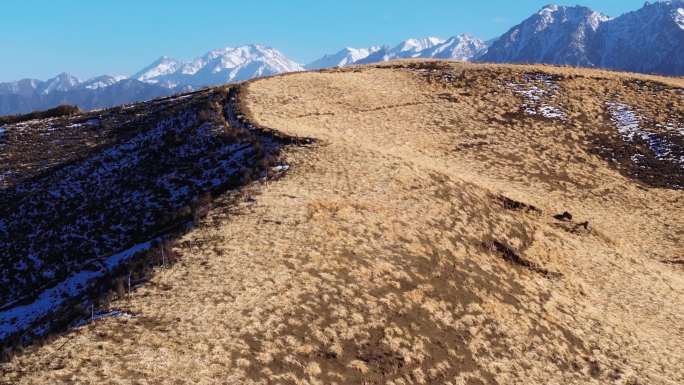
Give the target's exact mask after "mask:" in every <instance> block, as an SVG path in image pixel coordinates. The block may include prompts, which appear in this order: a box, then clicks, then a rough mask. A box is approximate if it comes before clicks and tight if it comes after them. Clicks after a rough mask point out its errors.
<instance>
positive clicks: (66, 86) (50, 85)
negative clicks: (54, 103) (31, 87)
mask: <svg viewBox="0 0 684 385" xmlns="http://www.w3.org/2000/svg"><path fill="white" fill-rule="evenodd" d="M80 83H81V81H80V80H79V79H78V78H77V77H75V76H73V75H70V74H68V73H66V72H63V73H61V74H59V75H57V76H55V77H54V78H52V79H49V80H48V81H46V82H45V84H43V85H42V87H41V91H40V93H41V94H43V95H47V94H49V93H51V92H53V91H69V90H71V89H73V88H75V87H76V86H78V85H79V84H80Z"/></svg>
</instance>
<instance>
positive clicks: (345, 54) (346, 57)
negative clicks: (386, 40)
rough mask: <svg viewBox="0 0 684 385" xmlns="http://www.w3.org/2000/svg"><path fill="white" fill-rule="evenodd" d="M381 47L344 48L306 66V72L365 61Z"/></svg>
mask: <svg viewBox="0 0 684 385" xmlns="http://www.w3.org/2000/svg"><path fill="white" fill-rule="evenodd" d="M381 48H382V47H380V46H372V47H368V48H352V47H345V48H343V49H341V50H340V51H338V52H337V53H334V54H328V55H324V56H323V57H322V58H320V59H318V60H316V61H314V62H311V63H309V64H307V65H306V69H308V70H317V69H321V68H332V67H344V66H347V65H351V64H354V63H356V62H357V61H359V60H362V59H365V58H367V57H368V56H370V55H371V54H373V53H375V52H378V51H379V50H380V49H381Z"/></svg>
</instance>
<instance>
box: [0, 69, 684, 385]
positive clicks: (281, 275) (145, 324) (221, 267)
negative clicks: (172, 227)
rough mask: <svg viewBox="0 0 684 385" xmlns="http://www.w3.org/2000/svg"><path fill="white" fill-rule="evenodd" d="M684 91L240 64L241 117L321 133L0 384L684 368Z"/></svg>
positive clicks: (504, 376)
mask: <svg viewBox="0 0 684 385" xmlns="http://www.w3.org/2000/svg"><path fill="white" fill-rule="evenodd" d="M533 86H534V87H536V88H531V87H533ZM682 89H684V80H682V79H675V78H656V77H647V76H638V75H630V74H618V73H611V72H601V71H593V70H578V69H569V68H555V67H532V66H500V65H497V66H494V65H475V64H462V63H440V62H395V63H390V64H384V65H378V66H366V67H352V68H348V69H343V70H328V71H321V72H311V73H297V74H291V75H286V76H278V77H272V78H267V79H262V80H257V81H252V82H249V83H246V84H244V85H243V86H242V89H241V94H240V98H241V106H242V109H243V112H244V114H245V115H246V116H247V117H248V118H249V120H251V121H252V122H253V123H255V124H257V125H260V126H263V127H269V128H272V129H274V130H276V131H279V132H282V133H284V134H287V135H292V136H297V137H310V138H314V139H316V143H315V144H313V145H310V146H300V147H290V148H288V149H287V150H285V151H284V155H283V161H285V162H286V163H287V164H288V165H289V166H290V168H289V170H288V171H287V173H285V175H284V176H283V177H282V178H279V179H277V180H270V181H266V182H261V183H255V184H253V185H251V186H249V187H248V188H247V189H246V190H245V191H244V196H245V199H243V200H242V201H241V202H240V203H238V204H237V205H232V204H228V203H227V202H228V201H229V200H228V198H226V199H225V202H224V201H223V198H219V199H218V200H217V201H215V202H214V205H213V208H212V209H211V210H210V211H209V214H208V215H207V217H206V218H205V219H204V221H203V223H202V224H201V225H200V226H199V227H197V228H195V229H194V230H192V231H190V232H189V233H187V234H186V235H184V236H183V237H182V238H181V239H179V240H178V241H177V242H176V250H177V252H178V253H179V255H180V260H179V262H178V263H177V264H176V265H174V266H173V267H171V268H169V269H163V270H160V271H159V272H158V274H156V275H155V277H154V278H153V279H152V280H151V281H150V282H149V283H148V284H146V285H145V286H143V287H141V288H140V289H138V290H136V291H134V292H133V293H131V294H130V295H126V296H125V297H124V298H121V299H119V300H117V301H115V302H114V303H113V304H112V306H114V307H116V308H118V309H122V310H125V311H127V312H129V313H131V314H134V315H135V316H133V317H121V318H108V319H103V320H99V321H96V322H94V323H91V324H88V325H86V326H83V327H81V328H78V329H75V330H72V331H70V332H68V333H66V334H64V335H61V336H58V337H55V338H53V339H52V340H50V341H48V342H46V343H44V344H42V345H41V346H34V347H29V348H27V349H26V350H25V351H24V353H23V354H18V355H16V356H15V357H14V358H13V359H12V360H11V361H10V362H9V363H7V364H3V366H2V376H1V377H0V383H3V382H4V383H8V384H15V383H17V384H56V383H98V384H184V383H193V384H215V383H225V384H240V383H245V384H266V383H269V384H270V383H273V384H362V383H364V384H397V385H399V384H414V383H415V384H454V385H455V384H514V383H519V384H569V383H577V384H681V383H684V366H683V365H682V362H684V343H682V342H683V341H684V268H683V267H684V266H683V263H684V215H683V214H684V190H682V187H683V186H684V175H683V174H682V166H683V165H684V163H677V162H678V161H679V159H678V158H677V157H680V156H684V154H683V153H682V152H681V151H682V149H683V148H684V146H683V144H684V93H683V91H682ZM615 103H620V106H623V107H620V108H622V110H624V109H625V108H626V107H624V106H630V108H632V109H633V110H634V111H633V114H632V115H638V116H639V117H640V118H639V119H640V124H641V126H642V128H646V127H648V129H649V130H650V132H651V134H652V135H651V136H645V135H642V134H635V135H636V136H634V137H635V138H636V139H634V138H633V139H634V140H633V141H632V142H630V143H627V142H626V140H625V135H628V134H629V133H625V132H619V131H618V130H617V128H616V126H615V123H616V122H615V119H616V118H615V115H613V116H612V117H613V119H611V111H612V112H615V109H616V108H617V109H618V110H619V109H620V108H618V107H615ZM523 104H526V106H524V107H522V105H523ZM545 108H546V109H545ZM623 112H624V111H623ZM544 114H546V117H545V116H544ZM632 115H630V114H629V113H626V114H623V116H622V118H626V119H628V118H630V117H631V116H632ZM679 130H681V132H679ZM656 131H657V132H656ZM666 140H667V141H666ZM663 143H669V144H665V145H664V144H663ZM658 146H660V147H662V146H665V147H667V148H666V151H660V152H658V151H657V150H658V148H657V147H658ZM654 154H655V155H654ZM682 159H684V158H682ZM565 212H567V213H568V214H570V215H559V214H562V213H565Z"/></svg>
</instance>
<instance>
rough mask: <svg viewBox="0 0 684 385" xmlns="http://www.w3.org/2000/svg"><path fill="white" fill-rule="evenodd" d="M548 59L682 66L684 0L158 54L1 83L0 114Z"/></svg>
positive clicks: (551, 9) (656, 68) (650, 68)
mask: <svg viewBox="0 0 684 385" xmlns="http://www.w3.org/2000/svg"><path fill="white" fill-rule="evenodd" d="M404 58H438V59H447V60H461V61H483V62H495V63H546V64H562V65H576V66H584V67H601V68H609V69H618V70H627V71H634V72H645V73H659V74H666V75H678V76H682V75H684V0H666V1H658V2H654V3H651V2H647V3H646V4H645V5H644V7H643V8H641V9H639V10H637V11H634V12H630V13H626V14H624V15H622V16H619V17H616V18H610V17H608V16H606V15H603V14H601V13H598V12H595V11H592V10H591V9H589V8H586V7H581V6H575V7H566V6H558V5H548V6H545V7H543V8H542V9H541V10H539V11H538V12H536V13H535V14H533V15H532V16H531V17H529V18H528V19H526V20H524V21H523V22H522V23H520V24H518V25H516V26H515V27H513V28H511V29H510V30H509V31H508V32H506V33H505V34H503V35H502V36H500V37H498V38H495V39H492V40H489V41H483V40H481V39H479V38H477V37H474V36H471V35H468V34H461V35H457V36H454V37H451V38H449V39H441V38H437V37H426V38H418V39H416V38H412V39H408V40H405V41H403V42H401V43H399V44H397V45H395V46H388V45H376V46H371V47H368V48H350V47H347V48H344V49H342V50H340V51H338V52H336V53H334V54H328V55H325V56H323V57H321V58H320V59H318V60H315V61H313V62H311V63H309V64H307V65H305V66H303V65H301V64H298V63H296V62H294V61H292V60H290V59H288V58H287V57H286V56H285V55H284V54H283V53H282V52H280V51H278V50H277V49H274V48H270V47H265V46H262V45H245V46H240V47H236V48H223V49H217V50H214V51H211V52H208V53H207V54H205V55H203V56H201V57H198V58H196V59H194V60H192V61H189V62H182V61H179V60H176V59H173V58H169V57H166V56H163V57H161V58H159V59H158V60H156V61H155V62H153V63H152V64H150V65H148V66H146V67H144V68H143V69H142V70H140V71H138V72H136V73H135V74H133V75H132V76H130V77H126V76H109V75H104V76H99V77H96V78H93V79H89V80H86V81H81V80H80V79H78V78H76V77H74V76H72V75H69V74H66V73H63V74H60V75H57V76H56V77H54V78H52V79H49V80H47V81H40V80H35V79H23V80H19V81H16V82H9V83H0V115H5V114H13V113H22V112H28V111H32V110H35V109H44V108H50V107H54V106H55V105H57V104H63V103H70V104H77V105H79V106H80V107H81V108H83V109H93V108H103V107H109V106H112V105H115V104H120V103H128V102H135V101H141V100H145V98H151V97H158V96H165V95H169V94H173V93H177V92H180V91H188V90H193V89H197V88H201V87H206V86H213V85H218V84H224V83H228V82H235V81H242V80H248V79H252V78H255V77H261V76H268V75H274V74H279V73H285V72H293V71H302V70H305V69H306V70H316V69H321V68H330V67H344V66H348V65H353V64H368V63H374V62H381V61H388V60H395V59H404Z"/></svg>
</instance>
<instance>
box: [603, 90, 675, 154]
mask: <svg viewBox="0 0 684 385" xmlns="http://www.w3.org/2000/svg"><path fill="white" fill-rule="evenodd" d="M606 105H607V107H608V112H609V113H610V116H611V120H612V121H613V124H614V125H615V127H616V128H617V130H618V133H619V134H620V136H621V137H622V140H624V141H625V142H630V143H631V142H634V140H635V139H636V138H639V139H641V140H642V141H644V142H645V143H646V144H647V145H648V148H649V149H650V150H651V151H652V152H653V154H654V155H655V157H656V158H657V159H659V160H665V161H670V162H673V163H675V164H679V165H680V166H682V167H684V159H681V158H673V157H672V153H673V144H672V143H670V142H668V141H667V140H666V139H664V138H662V137H661V136H660V135H658V134H656V133H653V132H649V131H646V130H644V129H642V127H641V122H642V118H641V117H640V116H639V115H638V114H637V113H636V112H634V110H632V108H631V107H630V106H628V105H627V104H624V103H619V102H608V103H606ZM661 127H662V126H661ZM639 159H641V158H638V157H637V158H635V157H632V161H634V162H637V161H638V160H639Z"/></svg>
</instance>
